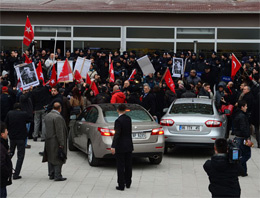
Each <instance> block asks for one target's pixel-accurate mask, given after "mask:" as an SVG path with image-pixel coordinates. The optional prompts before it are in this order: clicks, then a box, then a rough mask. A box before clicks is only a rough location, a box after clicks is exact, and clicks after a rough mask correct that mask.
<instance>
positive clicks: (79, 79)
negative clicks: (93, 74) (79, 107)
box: [74, 70, 84, 83]
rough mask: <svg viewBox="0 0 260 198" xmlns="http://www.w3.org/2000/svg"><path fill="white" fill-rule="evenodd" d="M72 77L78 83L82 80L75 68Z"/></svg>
mask: <svg viewBox="0 0 260 198" xmlns="http://www.w3.org/2000/svg"><path fill="white" fill-rule="evenodd" d="M74 79H75V80H76V81H77V82H78V83H82V82H84V81H83V79H82V76H81V75H80V73H79V71H78V70H76V71H75V73H74Z"/></svg>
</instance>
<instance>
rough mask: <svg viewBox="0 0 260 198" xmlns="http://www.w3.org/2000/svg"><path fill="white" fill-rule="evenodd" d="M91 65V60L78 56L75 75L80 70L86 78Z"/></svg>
mask: <svg viewBox="0 0 260 198" xmlns="http://www.w3.org/2000/svg"><path fill="white" fill-rule="evenodd" d="M90 65H91V60H89V59H86V58H82V57H79V56H78V58H77V61H76V64H75V67H74V70H73V73H74V74H75V71H76V70H78V71H79V73H80V75H81V76H82V78H86V76H87V73H88V71H89V68H90Z"/></svg>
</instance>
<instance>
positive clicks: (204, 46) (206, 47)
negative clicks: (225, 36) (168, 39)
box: [177, 42, 214, 55]
mask: <svg viewBox="0 0 260 198" xmlns="http://www.w3.org/2000/svg"><path fill="white" fill-rule="evenodd" d="M196 46H197V50H196V51H197V53H199V52H203V53H204V54H205V55H209V54H211V52H212V50H214V43H199V42H198V43H197V44H196ZM182 51H184V52H187V51H191V52H193V51H194V43H177V52H182Z"/></svg>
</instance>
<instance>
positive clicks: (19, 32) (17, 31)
mask: <svg viewBox="0 0 260 198" xmlns="http://www.w3.org/2000/svg"><path fill="white" fill-rule="evenodd" d="M0 30H1V31H0V32H1V34H0V35H1V36H23V34H24V26H0Z"/></svg>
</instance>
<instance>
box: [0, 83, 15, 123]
mask: <svg viewBox="0 0 260 198" xmlns="http://www.w3.org/2000/svg"><path fill="white" fill-rule="evenodd" d="M13 105H14V100H13V98H12V97H11V96H10V94H9V93H8V87H7V86H3V87H2V94H1V121H4V120H5V118H6V115H7V113H8V111H10V110H11V109H12V108H13Z"/></svg>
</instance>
